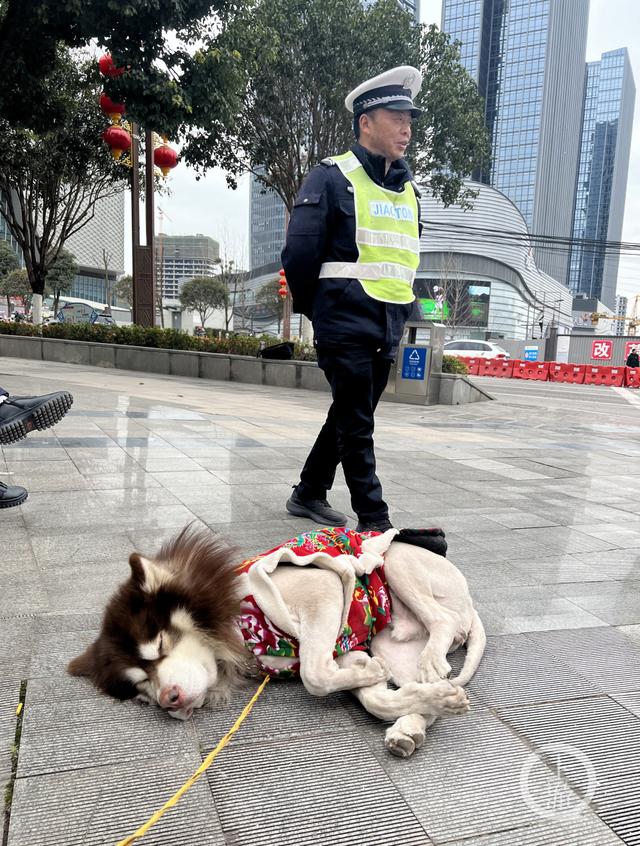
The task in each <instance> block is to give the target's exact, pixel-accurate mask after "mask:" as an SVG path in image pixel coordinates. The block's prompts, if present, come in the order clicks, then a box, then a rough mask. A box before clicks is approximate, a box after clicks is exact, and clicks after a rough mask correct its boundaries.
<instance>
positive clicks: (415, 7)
mask: <svg viewBox="0 0 640 846" xmlns="http://www.w3.org/2000/svg"><path fill="white" fill-rule="evenodd" d="M375 2H376V0H364V5H365V6H371V5H373V3H375ZM398 3H399V5H400V6H402V8H403V9H404V10H405V11H407V12H411V14H412V15H413V16H414V18H415V19H416V23H420V0H398Z"/></svg>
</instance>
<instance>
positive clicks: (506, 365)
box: [478, 358, 513, 378]
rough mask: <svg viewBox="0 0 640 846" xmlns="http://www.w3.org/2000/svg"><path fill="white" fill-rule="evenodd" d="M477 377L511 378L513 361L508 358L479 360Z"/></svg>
mask: <svg viewBox="0 0 640 846" xmlns="http://www.w3.org/2000/svg"><path fill="white" fill-rule="evenodd" d="M478 376H506V377H507V378H510V377H511V376H513V361H511V360H510V359H508V358H481V359H480V370H479V371H478Z"/></svg>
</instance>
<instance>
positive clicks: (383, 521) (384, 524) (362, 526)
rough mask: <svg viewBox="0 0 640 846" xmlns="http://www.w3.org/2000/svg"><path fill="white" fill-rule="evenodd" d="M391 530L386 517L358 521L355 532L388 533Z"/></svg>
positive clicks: (389, 521) (391, 526)
mask: <svg viewBox="0 0 640 846" xmlns="http://www.w3.org/2000/svg"><path fill="white" fill-rule="evenodd" d="M389 529H393V523H392V522H391V520H389V518H388V517H381V518H380V519H379V520H359V521H358V525H357V526H356V532H388V531H389Z"/></svg>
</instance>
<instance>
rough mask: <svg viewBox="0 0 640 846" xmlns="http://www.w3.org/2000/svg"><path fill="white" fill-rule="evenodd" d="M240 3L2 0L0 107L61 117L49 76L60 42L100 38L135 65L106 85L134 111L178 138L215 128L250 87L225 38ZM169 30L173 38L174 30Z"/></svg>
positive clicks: (118, 58) (44, 118)
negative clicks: (244, 85) (195, 128)
mask: <svg viewBox="0 0 640 846" xmlns="http://www.w3.org/2000/svg"><path fill="white" fill-rule="evenodd" d="M237 5H238V4H237V2H236V0H213V2H212V0H162V2H155V3H153V4H149V2H148V0H127V2H126V3H125V4H122V3H115V2H105V0H0V63H1V66H2V68H3V73H2V76H1V77H0V115H2V116H4V117H5V118H6V119H7V120H8V121H9V122H11V123H13V124H14V125H16V124H20V125H22V126H26V127H29V128H32V129H37V130H42V129H43V128H45V127H46V126H47V125H48V124H50V123H51V122H52V121H55V120H56V119H57V114H58V110H57V100H58V98H57V96H55V93H53V95H52V90H51V86H50V84H49V83H50V78H51V76H52V74H53V73H54V72H55V66H56V60H57V54H58V48H59V47H60V46H67V47H72V48H73V47H84V46H85V45H87V44H89V43H90V42H91V41H92V40H95V41H96V42H97V43H99V44H100V45H102V46H103V47H104V48H105V49H106V50H108V51H110V53H111V54H112V56H113V58H114V61H115V63H116V64H117V65H118V66H120V67H125V68H127V73H126V74H125V75H124V76H123V77H121V78H119V79H117V80H112V81H109V82H108V83H107V90H108V93H110V94H112V95H113V94H115V95H116V96H120V97H123V98H124V102H126V103H127V108H128V113H129V114H130V115H131V117H132V118H134V119H135V120H137V121H140V122H142V123H143V124H144V125H145V126H147V127H149V128H153V129H158V130H161V129H162V130H165V131H166V132H168V133H169V134H170V135H172V136H174V137H176V136H178V135H179V134H180V132H181V131H182V130H183V129H184V127H185V125H200V126H207V125H208V124H209V122H211V125H210V131H214V132H215V125H216V124H217V123H218V122H219V121H224V120H225V119H226V118H227V117H229V116H231V115H232V114H233V111H234V108H235V103H234V92H237V94H236V96H238V94H239V92H240V91H241V86H240V85H239V84H238V80H239V78H240V77H239V74H240V72H241V71H240V65H239V62H238V58H239V57H238V54H237V52H236V51H235V50H233V49H227V50H224V49H223V48H222V46H221V45H220V44H219V43H218V41H219V34H220V32H221V30H223V29H224V25H225V22H226V21H227V20H228V19H229V18H230V17H232V16H233V14H234V13H235V8H236V6H237ZM25 22H28V25H25ZM167 32H171V33H172V36H173V37H172V38H170V39H168V38H166V33H167ZM203 45H204V46H203ZM196 46H197V47H198V48H199V49H198V50H196V49H195V47H196ZM25 92H28V95H29V96H25ZM63 99H64V98H63Z"/></svg>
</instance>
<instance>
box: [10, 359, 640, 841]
mask: <svg viewBox="0 0 640 846" xmlns="http://www.w3.org/2000/svg"><path fill="white" fill-rule="evenodd" d="M478 381H479V382H481V383H482V385H483V387H486V388H487V390H489V391H490V392H491V393H492V394H493V395H494V396H495V397H496V400H497V401H496V402H492V403H480V404H474V405H471V406H459V407H455V408H449V407H435V408H428V409H426V408H420V407H416V406H403V405H398V404H392V403H388V404H387V403H383V404H382V405H381V407H380V409H379V413H378V417H377V429H376V444H377V456H378V468H379V473H380V476H381V478H382V480H383V485H384V490H385V496H386V498H387V499H388V501H389V503H390V506H391V511H392V518H393V519H394V522H395V523H396V525H399V526H431V525H441V526H443V527H444V529H445V530H446V532H447V537H448V540H449V544H450V547H449V549H450V558H451V559H452V560H453V561H454V562H455V563H456V564H457V565H458V566H459V567H460V569H461V570H462V571H463V572H464V573H465V575H466V577H467V579H468V581H469V584H470V587H471V591H472V595H473V597H474V600H475V604H476V606H477V608H478V610H479V612H480V615H481V617H482V619H483V621H484V624H485V626H486V628H487V632H488V634H489V644H488V648H487V653H486V656H485V659H484V661H483V664H482V666H481V669H480V671H479V672H478V674H477V675H476V677H475V679H474V680H473V682H472V684H471V685H470V687H469V692H470V696H471V699H472V703H473V708H472V711H471V713H470V714H469V715H468V716H466V717H463V718H458V719H446V720H439V721H438V722H437V723H436V724H435V725H434V726H433V727H432V728H430V729H429V731H428V734H427V739H426V742H425V745H424V746H423V748H422V749H421V750H419V751H418V752H417V753H416V754H415V755H414V757H413V758H411V759H410V760H408V761H402V760H398V759H395V758H393V757H391V756H390V755H389V754H388V753H387V752H386V750H385V749H384V746H383V735H384V726H383V725H382V724H381V723H379V722H377V721H376V720H374V719H373V718H371V717H369V716H368V715H367V714H365V713H364V712H363V711H362V709H361V708H360V706H359V705H357V703H355V702H352V701H351V699H350V697H349V696H348V695H346V694H345V695H338V696H333V697H330V698H328V699H325V700H316V699H313V698H312V697H310V696H308V695H307V694H306V692H305V691H304V690H303V688H302V687H301V686H300V685H298V684H295V683H272V684H270V685H269V686H268V687H267V689H266V691H265V693H264V694H263V696H262V698H261V699H260V700H259V702H258V703H257V705H256V707H255V709H254V711H253V713H252V714H251V716H250V717H249V719H248V720H247V722H246V723H245V725H244V726H243V727H242V729H241V731H240V733H239V734H238V735H237V737H236V738H235V739H234V741H233V742H232V744H231V746H230V747H228V748H227V749H226V750H225V751H224V752H223V753H222V755H221V756H220V757H219V758H218V759H217V761H216V762H215V763H214V765H213V767H212V768H211V769H210V770H209V772H208V773H207V776H206V778H203V779H201V780H200V781H199V782H198V783H197V785H196V786H195V787H194V788H192V790H191V791H189V793H187V795H186V796H185V797H184V798H183V799H182V800H181V802H180V803H179V805H178V806H177V808H175V809H173V810H172V811H171V812H169V813H168V814H167V815H166V816H165V817H164V818H163V819H162V820H161V821H160V822H159V823H158V824H157V825H156V826H155V827H154V828H152V829H151V831H150V832H149V833H148V834H147V835H146V836H145V837H144V838H143V839H142V841H141V842H142V843H148V844H152V843H155V844H164V845H165V846H167V844H169V845H170V846H174V844H175V846H192V844H193V846H195V844H225V843H226V844H234V846H249V844H251V846H253V844H258V843H260V844H278V845H279V846H280V844H303V843H304V844H306V843H309V844H326V843H338V844H349V846H364V844H374V843H375V844H380V843H391V842H393V843H394V844H395V846H404V844H429V843H433V844H456V846H462V844H463V843H464V844H467V846H490V845H491V846H494V844H495V846H516V845H517V846H521V844H526V845H527V846H528V844H531V846H534V844H536V845H537V844H549V846H551V844H553V846H556V844H560V845H561V846H563V845H564V844H566V845H567V846H569V844H571V846H573V844H593V845H594V846H596V844H597V846H608V844H616V843H618V844H619V843H625V844H629V846H634V844H640V801H639V800H640V590H639V588H640V510H639V508H638V502H639V500H640V429H639V427H640V400H638V398H637V395H636V394H634V393H633V392H631V391H625V390H619V389H618V390H616V389H609V388H602V387H595V386H574V385H555V384H549V383H535V382H519V381H517V380H498V379H481V380H478ZM0 385H4V386H5V387H7V388H8V389H9V390H10V391H11V392H12V393H15V394H18V393H20V394H39V393H45V392H49V391H52V390H56V389H67V390H70V391H71V392H72V393H73V394H74V397H75V402H74V405H73V408H72V410H71V412H70V414H69V415H68V416H67V417H66V418H65V419H64V420H63V421H62V422H61V423H60V424H59V425H58V426H57V427H56V428H55V430H51V431H47V432H41V433H37V434H34V435H30V436H29V438H28V439H26V440H24V441H21V442H20V443H18V444H15V445H12V446H10V447H4V448H2V452H1V453H0V479H2V480H3V481H5V482H13V483H16V484H23V485H24V486H25V487H27V488H28V490H29V499H28V500H27V502H26V503H25V504H24V505H23V506H21V507H18V508H13V509H9V510H4V511H2V512H0V575H1V580H2V582H1V584H2V590H1V592H0V665H1V669H2V675H1V676H0V777H1V778H2V780H3V781H6V780H7V779H8V778H9V776H10V773H11V747H12V744H13V743H14V740H15V732H16V716H15V709H16V705H17V703H18V701H19V700H20V695H21V689H22V691H23V693H24V691H25V690H26V698H25V705H24V711H23V718H22V719H23V723H22V736H21V740H20V747H19V755H18V764H17V778H16V780H15V786H14V790H13V800H12V806H11V818H10V825H9V827H8V830H6V831H5V842H6V844H8V846H27V844H28V846H40V844H47V846H52V844H56V845H57V844H115V843H116V842H117V841H118V840H119V839H121V838H123V837H125V836H126V835H128V834H130V833H131V832H132V831H133V830H135V829H136V828H137V827H138V826H139V825H140V824H141V823H143V822H144V821H145V820H146V819H147V817H148V816H150V814H151V813H152V812H153V811H155V810H156V809H157V808H158V807H159V806H160V805H161V804H162V803H163V802H164V801H165V800H166V799H167V798H168V797H169V796H170V795H171V794H172V793H173V792H174V791H175V790H176V789H177V788H178V787H179V786H180V785H181V784H182V782H183V781H184V780H185V779H186V778H187V776H188V775H190V774H191V772H193V771H194V770H195V769H196V767H197V766H198V765H199V763H200V762H201V760H202V757H203V756H204V755H206V754H207V753H208V752H209V751H210V749H211V748H213V746H215V744H216V743H217V742H218V740H219V739H220V738H221V737H222V736H223V735H224V734H225V732H226V731H227V730H228V728H230V726H231V725H232V724H233V722H234V720H235V719H236V717H237V715H238V714H239V712H240V710H241V708H242V707H243V705H244V704H245V703H246V701H247V700H248V698H249V697H250V695H251V693H252V691H253V688H252V687H251V686H248V687H247V690H246V691H243V693H242V695H240V696H238V697H237V698H236V699H235V700H234V701H233V702H231V703H230V705H229V706H227V707H224V708H222V709H218V710H216V711H213V710H206V711H204V710H203V711H201V712H199V713H198V714H197V715H196V716H195V718H194V719H193V720H191V721H190V722H188V723H183V724H180V723H176V722H175V721H173V720H171V719H170V718H168V717H167V716H166V715H163V714H161V713H158V712H156V711H154V710H152V709H149V708H144V707H142V706H137V705H134V704H130V703H129V704H119V703H114V702H111V701H109V700H107V699H105V698H102V697H100V696H98V695H97V694H96V693H94V691H93V690H92V689H91V688H90V687H89V686H88V685H87V684H85V683H83V682H82V681H81V680H77V679H71V678H69V677H67V676H66V675H65V672H64V666H65V664H66V662H67V661H68V660H69V659H70V658H71V657H73V656H74V655H75V654H77V653H78V652H79V651H80V650H81V649H82V648H83V647H84V646H85V645H86V644H88V643H89V642H90V640H91V639H92V637H93V636H94V635H95V633H96V629H97V626H98V625H99V619H100V612H101V609H102V608H103V606H104V603H105V600H106V599H107V597H108V596H109V594H110V592H111V591H112V590H113V588H114V587H115V586H116V585H117V584H118V583H119V582H120V581H121V580H122V579H123V578H126V576H127V571H128V566H127V556H128V554H129V553H130V552H131V551H133V550H134V549H138V550H140V551H143V552H145V551H146V552H153V551H154V550H155V549H156V548H157V546H158V545H159V543H160V542H161V541H162V540H163V539H165V538H167V537H170V536H171V535H172V534H174V533H175V532H176V531H177V530H179V529H180V528H181V527H182V526H184V525H185V524H186V523H187V522H189V521H192V520H195V521H196V522H199V523H201V524H204V525H206V526H209V527H210V528H212V529H213V530H215V531H219V532H223V533H225V534H227V535H228V536H230V537H231V538H232V539H233V540H234V541H235V542H236V543H237V544H238V545H239V546H240V548H241V549H242V551H243V553H245V554H246V555H249V554H252V553H256V552H259V551H261V550H265V549H268V548H270V547H272V546H274V545H275V544H277V543H280V542H282V541H284V540H286V539H288V538H289V537H291V536H294V535H295V534H297V533H299V532H300V531H304V530H305V529H307V528H311V524H309V523H307V522H306V521H303V520H299V519H295V518H293V517H290V516H289V515H287V513H286V512H285V510H284V502H285V500H286V498H287V496H288V494H289V491H290V486H291V485H292V484H294V483H295V482H296V480H297V473H298V471H299V469H300V467H301V464H302V462H303V460H304V458H305V456H306V453H307V450H308V448H309V446H310V445H311V443H312V441H313V438H314V436H315V434H316V433H317V431H318V429H319V426H320V424H321V422H322V420H323V418H324V414H325V412H326V407H327V402H328V397H327V395H324V394H319V393H312V392H306V391H294V390H286V389H278V388H265V387H259V386H253V385H239V384H230V383H223V382H203V381H198V380H188V379H178V378H166V377H156V376H154V375H152V374H139V373H128V372H122V371H118V372H113V371H109V370H101V369H97V368H84V367H74V366H69V365H63V364H43V363H41V362H29V361H23V360H18V359H9V358H0ZM330 499H331V502H332V504H333V505H335V506H336V507H338V508H341V509H344V510H346V511H347V512H349V513H350V514H352V512H351V511H350V506H349V500H348V495H347V491H346V488H345V485H344V481H343V479H342V477H341V476H340V477H339V480H338V483H337V484H336V488H335V490H334V492H333V493H332V494H331V497H330Z"/></svg>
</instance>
